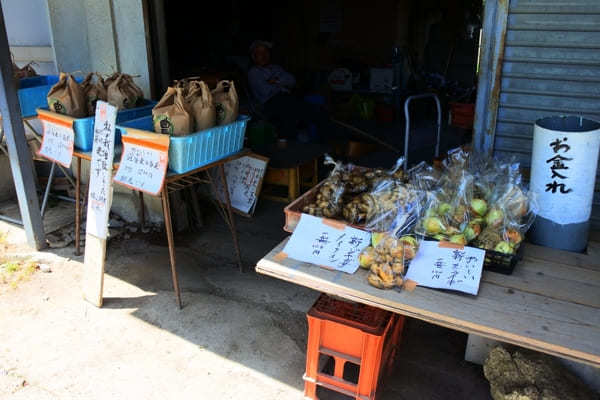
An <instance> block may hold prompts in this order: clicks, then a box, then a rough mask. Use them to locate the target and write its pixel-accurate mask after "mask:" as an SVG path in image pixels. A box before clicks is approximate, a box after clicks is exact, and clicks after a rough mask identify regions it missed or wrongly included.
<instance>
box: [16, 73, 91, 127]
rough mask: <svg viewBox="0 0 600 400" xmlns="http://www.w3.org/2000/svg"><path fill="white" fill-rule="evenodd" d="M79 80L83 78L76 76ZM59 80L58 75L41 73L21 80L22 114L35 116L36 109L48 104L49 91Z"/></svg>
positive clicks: (19, 93)
mask: <svg viewBox="0 0 600 400" xmlns="http://www.w3.org/2000/svg"><path fill="white" fill-rule="evenodd" d="M75 80H76V81H77V82H81V81H83V79H82V78H75ZM57 82H58V75H40V76H32V77H31V78H23V79H20V80H19V90H18V95H19V103H21V116H22V117H23V118H27V117H34V116H35V115H36V114H37V113H36V110H37V109H38V108H41V107H47V106H48V100H47V97H48V92H49V91H50V88H52V86H54V85H55V84H56V83H57Z"/></svg>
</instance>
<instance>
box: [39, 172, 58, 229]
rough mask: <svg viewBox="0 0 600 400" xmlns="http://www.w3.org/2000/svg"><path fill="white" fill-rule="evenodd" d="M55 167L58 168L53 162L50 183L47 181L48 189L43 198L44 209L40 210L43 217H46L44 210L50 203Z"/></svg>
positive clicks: (49, 177)
mask: <svg viewBox="0 0 600 400" xmlns="http://www.w3.org/2000/svg"><path fill="white" fill-rule="evenodd" d="M54 168H56V163H55V162H53V163H52V167H50V175H49V176H48V183H46V190H45V191H44V199H43V200H42V209H41V210H40V214H42V218H44V212H45V211H46V205H47V204H48V196H49V195H50V187H51V186H52V179H53V178H54Z"/></svg>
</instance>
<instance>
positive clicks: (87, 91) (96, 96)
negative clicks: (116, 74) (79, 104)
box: [81, 72, 106, 115]
mask: <svg viewBox="0 0 600 400" xmlns="http://www.w3.org/2000/svg"><path fill="white" fill-rule="evenodd" d="M94 75H95V76H96V82H94V81H93V80H94ZM81 89H82V90H83V94H84V96H85V106H86V110H87V114H88V115H94V113H95V112H96V102H97V101H98V100H102V101H106V88H105V87H104V79H102V76H100V74H98V73H96V74H94V73H91V72H90V73H89V74H88V75H87V76H86V77H85V79H84V80H83V82H81Z"/></svg>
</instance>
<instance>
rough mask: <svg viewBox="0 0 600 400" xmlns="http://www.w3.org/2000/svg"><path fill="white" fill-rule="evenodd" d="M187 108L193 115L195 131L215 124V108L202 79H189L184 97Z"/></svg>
mask: <svg viewBox="0 0 600 400" xmlns="http://www.w3.org/2000/svg"><path fill="white" fill-rule="evenodd" d="M185 100H186V103H187V104H188V109H189V110H190V112H191V113H192V116H193V117H194V125H195V131H196V132H197V131H202V130H204V129H208V128H212V127H213V126H215V124H216V118H217V114H216V110H215V105H214V104H213V98H212V94H211V93H210V90H209V89H208V86H206V84H205V83H204V82H202V81H191V82H189V84H188V94H187V96H186V98H185Z"/></svg>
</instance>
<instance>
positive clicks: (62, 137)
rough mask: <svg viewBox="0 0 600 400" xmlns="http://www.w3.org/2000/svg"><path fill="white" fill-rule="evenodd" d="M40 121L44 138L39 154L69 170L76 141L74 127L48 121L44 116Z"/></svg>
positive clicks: (57, 121) (60, 122)
mask: <svg viewBox="0 0 600 400" xmlns="http://www.w3.org/2000/svg"><path fill="white" fill-rule="evenodd" d="M40 120H41V121H42V129H43V135H44V136H43V139H42V146H41V147H40V150H39V152H38V154H39V155H41V156H44V157H46V158H47V159H49V160H52V161H55V162H57V163H59V164H61V165H62V166H64V167H65V168H69V167H70V166H71V160H72V159H73V143H74V140H75V134H74V132H73V126H72V125H71V124H70V123H69V124H67V123H66V122H65V123H63V121H59V120H56V121H48V120H47V119H44V117H43V116H40Z"/></svg>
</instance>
